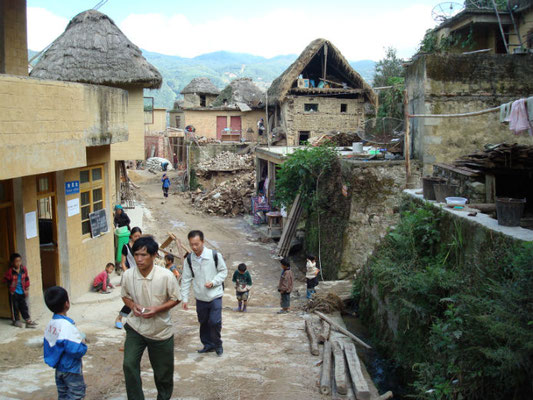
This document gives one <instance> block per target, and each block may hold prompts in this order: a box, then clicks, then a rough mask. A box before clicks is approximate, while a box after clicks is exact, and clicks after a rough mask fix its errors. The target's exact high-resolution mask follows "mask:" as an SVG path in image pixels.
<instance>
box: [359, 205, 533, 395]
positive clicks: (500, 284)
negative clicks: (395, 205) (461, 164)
mask: <svg viewBox="0 0 533 400" xmlns="http://www.w3.org/2000/svg"><path fill="white" fill-rule="evenodd" d="M409 204H410V205H412V204H413V203H409ZM465 229H466V228H465V227H464V226H462V225H461V224H460V223H458V222H457V221H456V220H452V219H451V217H449V216H447V215H444V214H443V213H442V211H437V210H435V209H434V208H432V207H431V206H424V207H420V206H417V207H413V206H405V205H404V207H403V212H402V216H401V221H400V223H399V224H398V226H397V227H396V228H395V229H394V230H393V231H391V232H390V233H389V234H388V235H387V236H386V237H385V239H384V241H383V243H382V244H381V245H380V247H379V248H378V249H377V251H376V252H375V253H374V255H373V256H372V257H371V259H370V260H369V263H368V265H367V266H366V268H365V269H364V270H363V273H362V274H361V275H360V277H359V279H360V281H359V282H357V283H356V284H355V286H354V287H355V288H357V289H355V290H354V292H355V293H356V294H359V293H360V310H361V315H362V316H363V318H364V319H365V320H366V322H367V323H368V324H369V325H370V327H371V328H375V329H373V330H374V331H375V332H377V335H376V340H378V341H379V342H380V343H381V344H380V345H381V346H382V347H383V348H384V349H385V350H386V351H387V352H388V353H389V354H390V356H391V357H392V358H393V359H394V361H395V362H396V364H397V365H398V366H399V367H400V368H401V371H402V372H403V374H404V376H405V378H406V379H407V380H409V381H410V382H412V386H411V388H410V392H411V393H410V394H411V396H412V397H415V398H418V399H428V400H429V399H431V400H443V399H473V400H477V399H484V400H492V399H494V400H496V399H498V400H499V399H515V400H518V399H520V400H522V399H524V400H525V399H531V398H533V389H532V385H531V382H532V379H533V373H532V371H533V244H532V243H525V244H524V243H518V244H517V243H515V242H513V241H512V240H511V239H505V238H503V237H499V238H496V237H495V238H493V237H492V236H490V235H489V236H488V237H487V238H486V239H485V240H484V241H483V242H481V243H480V244H479V248H482V249H483V254H477V255H475V256H471V255H470V254H469V256H468V257H467V256H466V255H465V251H466V250H465V243H466V242H465V238H467V237H468V239H469V240H470V241H472V240H474V237H473V235H471V234H470V233H467V232H465ZM476 240H477V239H476ZM373 287H377V289H378V292H379V294H380V298H381V299H386V304H387V306H388V307H389V310H390V309H392V310H395V312H396V313H397V315H398V321H399V322H398V329H397V332H396V334H391V333H390V332H388V333H386V330H385V329H382V328H383V324H384V322H383V321H380V320H379V319H378V315H379V312H378V310H377V309H376V304H375V301H373V300H372V293H371V292H372V288H373Z"/></svg>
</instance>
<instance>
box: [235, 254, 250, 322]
mask: <svg viewBox="0 0 533 400" xmlns="http://www.w3.org/2000/svg"><path fill="white" fill-rule="evenodd" d="M231 280H232V282H233V283H234V284H235V290H236V294H237V301H238V302H239V308H237V310H236V311H238V312H246V305H247V303H248V297H249V295H250V289H251V288H252V276H251V275H250V273H249V272H248V271H247V267H246V264H244V263H241V264H239V266H238V267H237V271H235V272H234V273H233V278H232V279H231Z"/></svg>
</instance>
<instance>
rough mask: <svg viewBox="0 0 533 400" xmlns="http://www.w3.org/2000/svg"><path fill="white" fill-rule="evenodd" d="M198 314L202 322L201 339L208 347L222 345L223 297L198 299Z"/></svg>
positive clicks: (199, 320)
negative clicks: (208, 299)
mask: <svg viewBox="0 0 533 400" xmlns="http://www.w3.org/2000/svg"><path fill="white" fill-rule="evenodd" d="M196 314H198V322H199V323H200V341H201V342H202V344H203V345H204V346H206V347H210V348H215V349H216V348H218V347H221V346H222V340H221V332H222V297H219V298H218V299H215V300H212V301H209V302H207V301H200V300H196Z"/></svg>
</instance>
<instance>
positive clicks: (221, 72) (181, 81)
mask: <svg viewBox="0 0 533 400" xmlns="http://www.w3.org/2000/svg"><path fill="white" fill-rule="evenodd" d="M142 52H143V55H144V57H145V58H146V59H147V60H148V62H149V63H151V64H152V65H154V66H155V67H156V68H157V69H158V70H159V72H160V73H161V75H162V76H163V85H162V86H161V89H157V90H145V96H151V97H154V104H155V106H156V107H159V108H167V109H172V108H173V106H174V101H175V100H177V99H179V98H181V95H180V92H181V90H182V89H183V88H184V87H185V86H186V85H187V84H188V83H189V82H190V81H191V80H192V79H193V78H197V77H207V78H209V79H211V81H212V82H213V84H214V85H215V86H216V87H217V88H219V89H221V90H222V89H223V88H224V87H225V86H226V85H227V84H228V83H230V82H231V81H232V80H233V79H236V78H244V77H247V78H252V79H253V81H254V82H255V83H256V84H257V85H258V86H259V87H260V88H261V89H262V90H266V89H267V88H268V87H269V86H270V84H271V83H272V81H273V80H274V79H276V78H277V77H278V76H279V75H281V73H282V72H283V71H285V69H287V67H288V66H289V65H291V64H292V63H293V62H294V61H295V60H296V58H298V55H296V54H284V55H277V56H274V57H271V58H266V57H262V56H256V55H253V54H248V53H235V52H230V51H226V50H220V51H215V52H211V53H205V54H201V55H198V56H196V57H190V58H188V57H180V56H172V55H167V54H161V53H157V52H151V51H148V50H142ZM35 54H37V52H36V51H33V50H28V58H31V57H33V56H34V55H35ZM349 63H350V65H351V66H352V67H353V68H354V69H355V70H356V71H357V72H359V74H361V76H362V77H363V78H364V79H365V80H366V81H367V82H368V83H369V84H371V83H372V79H373V77H374V68H375V65H376V62H375V61H372V60H359V61H349Z"/></svg>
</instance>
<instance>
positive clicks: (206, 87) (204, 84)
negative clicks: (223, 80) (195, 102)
mask: <svg viewBox="0 0 533 400" xmlns="http://www.w3.org/2000/svg"><path fill="white" fill-rule="evenodd" d="M219 93H220V90H218V89H217V87H216V86H215V85H214V84H213V82H211V81H210V80H209V78H205V77H202V78H194V79H193V80H192V81H190V82H189V84H188V85H187V86H185V87H184V88H183V90H182V91H181V94H212V95H215V96H218V95H219Z"/></svg>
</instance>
